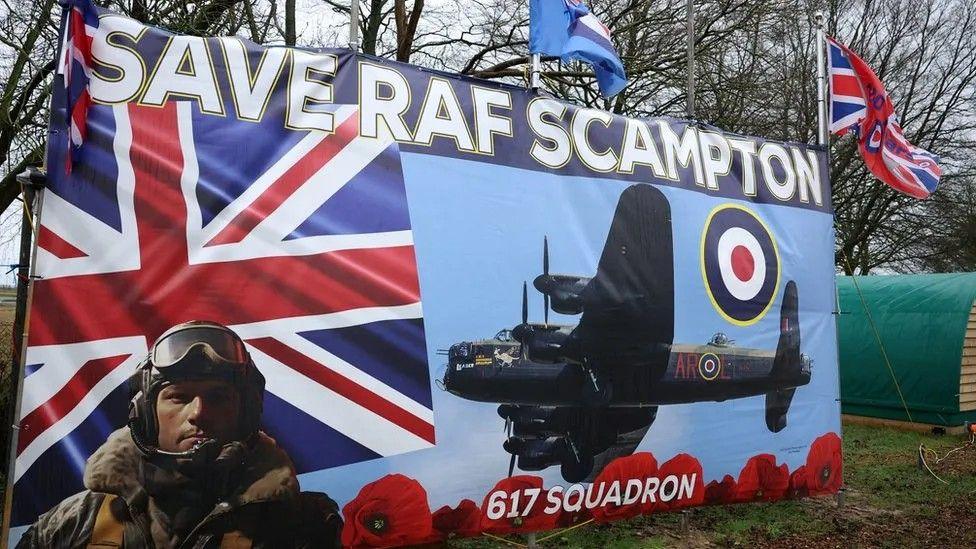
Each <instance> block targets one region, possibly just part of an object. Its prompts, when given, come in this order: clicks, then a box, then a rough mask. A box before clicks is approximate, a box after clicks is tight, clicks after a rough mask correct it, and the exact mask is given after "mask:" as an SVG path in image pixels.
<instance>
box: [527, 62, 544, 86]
mask: <svg viewBox="0 0 976 549" xmlns="http://www.w3.org/2000/svg"><path fill="white" fill-rule="evenodd" d="M541 75H542V54H541V53H533V54H532V79H531V81H530V82H529V85H530V86H531V88H532V89H533V90H537V89H539V86H541V85H542V83H541V82H540V80H541V78H540V77H541Z"/></svg>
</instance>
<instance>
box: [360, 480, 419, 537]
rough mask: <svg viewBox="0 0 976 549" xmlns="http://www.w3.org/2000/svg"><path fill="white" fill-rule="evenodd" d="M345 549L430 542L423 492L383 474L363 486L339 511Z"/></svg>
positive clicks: (410, 482) (411, 483)
mask: <svg viewBox="0 0 976 549" xmlns="http://www.w3.org/2000/svg"><path fill="white" fill-rule="evenodd" d="M342 515H343V517H345V525H344V526H343V528H342V545H343V546H345V547H390V546H396V545H408V544H411V543H420V542H425V541H430V534H431V531H432V523H431V515H430V507H429V506H428V504H427V492H426V491H425V490H424V487H423V486H421V485H420V483H419V482H417V481H416V480H414V479H412V478H408V477H405V476H403V475H386V476H385V477H383V478H381V479H379V480H376V481H374V482H371V483H369V484H367V485H366V486H363V488H362V490H360V491H359V495H357V496H356V498H355V499H353V500H352V501H350V502H349V503H347V504H346V506H345V507H343V508H342Z"/></svg>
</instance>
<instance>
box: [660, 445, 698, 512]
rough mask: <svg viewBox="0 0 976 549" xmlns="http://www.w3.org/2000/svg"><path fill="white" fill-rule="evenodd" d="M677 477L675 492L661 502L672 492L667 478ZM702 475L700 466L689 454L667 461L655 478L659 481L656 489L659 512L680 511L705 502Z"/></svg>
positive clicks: (679, 455)
mask: <svg viewBox="0 0 976 549" xmlns="http://www.w3.org/2000/svg"><path fill="white" fill-rule="evenodd" d="M672 475H674V476H675V477H677V480H678V484H677V489H676V490H677V491H676V493H675V495H674V496H673V497H671V499H669V500H668V501H663V497H664V496H666V495H668V494H669V493H671V492H672V489H671V488H669V485H670V483H669V482H668V480H667V479H668V477H669V476H672ZM703 476H704V475H702V466H701V463H699V462H698V460H697V459H695V458H694V457H693V456H691V455H689V454H678V455H676V456H674V457H673V458H671V459H669V460H668V461H666V462H664V465H662V466H661V468H660V469H659V470H658V472H657V477H658V478H659V479H660V480H661V485H660V488H659V489H658V497H657V500H658V504H657V507H656V508H657V509H659V510H673V509H682V508H684V507H694V506H696V505H701V504H702V502H703V501H705V479H703V478H702V477H703ZM688 483H691V491H690V492H689V491H688Z"/></svg>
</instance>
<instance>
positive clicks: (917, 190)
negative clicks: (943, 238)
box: [827, 38, 942, 198]
mask: <svg viewBox="0 0 976 549" xmlns="http://www.w3.org/2000/svg"><path fill="white" fill-rule="evenodd" d="M827 50H828V53H829V55H828V57H829V59H830V131H831V132H832V133H834V134H837V135H844V134H846V133H847V132H848V131H853V132H854V134H855V135H856V136H857V139H858V148H859V150H860V152H861V157H862V158H863V159H864V163H865V164H866V165H867V167H868V169H869V170H870V171H871V173H872V174H874V176H875V177H877V178H878V179H880V180H881V181H882V182H884V183H885V184H887V185H889V186H891V187H892V188H894V189H895V190H897V191H899V192H902V193H905V194H907V195H909V196H913V197H915V198H926V197H928V196H929V195H930V194H931V193H932V192H934V191H935V188H936V186H938V184H939V179H940V178H941V177H942V167H941V166H940V165H939V157H938V156H936V155H934V154H932V153H930V152H928V151H926V150H923V149H920V148H918V147H916V146H914V145H912V144H911V143H909V142H908V140H907V139H906V138H905V135H904V132H903V131H902V128H901V126H900V125H899V124H898V115H897V114H895V107H894V105H893V104H892V102H891V97H889V96H888V93H887V92H886V91H885V88H884V85H883V84H882V83H881V81H880V80H879V79H878V77H877V76H876V75H875V74H874V71H872V70H871V68H870V67H868V65H867V64H866V63H865V62H864V61H863V60H862V59H861V58H860V57H858V56H857V55H854V53H853V52H852V51H851V50H850V49H848V48H847V46H844V45H843V44H841V43H840V42H837V41H836V40H833V39H831V38H828V39H827Z"/></svg>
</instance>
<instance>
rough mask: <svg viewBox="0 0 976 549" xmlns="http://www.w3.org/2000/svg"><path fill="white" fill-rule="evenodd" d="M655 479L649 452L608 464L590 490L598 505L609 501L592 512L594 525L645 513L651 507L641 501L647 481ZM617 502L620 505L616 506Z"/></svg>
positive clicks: (655, 466)
mask: <svg viewBox="0 0 976 549" xmlns="http://www.w3.org/2000/svg"><path fill="white" fill-rule="evenodd" d="M656 475H657V460H656V459H654V455H652V454H650V453H649V452H637V453H636V454H632V455H629V456H624V457H619V458H617V459H615V460H613V461H611V462H610V463H609V464H608V465H607V466H606V467H604V468H603V471H600V474H599V475H597V477H596V479H594V481H593V486H591V487H590V488H589V490H590V491H591V493H592V494H596V495H595V496H593V497H596V499H597V500H599V503H603V502H604V501H606V500H607V499H608V498H609V499H610V500H612V501H610V502H609V503H608V504H607V505H598V506H597V507H594V508H593V518H594V519H595V520H596V521H597V522H601V523H602V522H611V521H614V520H621V519H625V518H630V517H635V516H637V515H639V514H641V513H648V512H650V511H651V509H652V508H653V506H654V504H653V503H652V502H651V501H644V499H645V498H644V489H645V484H646V482H647V479H648V478H650V477H654V476H656ZM616 502H619V503H616Z"/></svg>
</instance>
